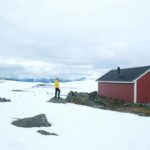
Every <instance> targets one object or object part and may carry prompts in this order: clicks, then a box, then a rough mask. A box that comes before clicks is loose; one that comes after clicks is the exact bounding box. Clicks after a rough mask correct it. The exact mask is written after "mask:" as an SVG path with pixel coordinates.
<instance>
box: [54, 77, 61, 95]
mask: <svg viewBox="0 0 150 150" xmlns="http://www.w3.org/2000/svg"><path fill="white" fill-rule="evenodd" d="M54 85H55V98H60V89H59V80H58V78H56V79H55V83H54Z"/></svg>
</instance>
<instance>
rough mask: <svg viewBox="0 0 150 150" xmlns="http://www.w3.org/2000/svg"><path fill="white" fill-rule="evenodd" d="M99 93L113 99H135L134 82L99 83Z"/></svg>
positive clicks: (131, 100) (130, 100)
mask: <svg viewBox="0 0 150 150" xmlns="http://www.w3.org/2000/svg"><path fill="white" fill-rule="evenodd" d="M98 93H99V95H101V96H105V97H108V98H113V99H120V100H126V101H129V102H133V101H134V84H132V83H104V82H103V83H99V86H98Z"/></svg>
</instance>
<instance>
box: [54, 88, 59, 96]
mask: <svg viewBox="0 0 150 150" xmlns="http://www.w3.org/2000/svg"><path fill="white" fill-rule="evenodd" d="M55 98H60V89H59V88H55Z"/></svg>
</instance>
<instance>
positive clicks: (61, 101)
mask: <svg viewBox="0 0 150 150" xmlns="http://www.w3.org/2000/svg"><path fill="white" fill-rule="evenodd" d="M48 102H51V103H62V104H66V103H67V101H66V100H65V99H63V98H61V97H60V98H55V97H53V98H51V99H50V100H49V101H48Z"/></svg>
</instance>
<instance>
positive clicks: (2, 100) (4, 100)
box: [0, 98, 11, 102]
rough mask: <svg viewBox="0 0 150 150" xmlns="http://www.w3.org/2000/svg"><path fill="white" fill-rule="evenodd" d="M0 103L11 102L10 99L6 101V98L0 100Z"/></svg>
mask: <svg viewBox="0 0 150 150" xmlns="http://www.w3.org/2000/svg"><path fill="white" fill-rule="evenodd" d="M0 102H11V100H10V99H6V98H0Z"/></svg>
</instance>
